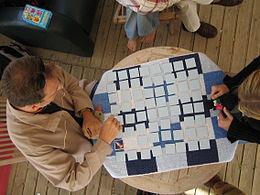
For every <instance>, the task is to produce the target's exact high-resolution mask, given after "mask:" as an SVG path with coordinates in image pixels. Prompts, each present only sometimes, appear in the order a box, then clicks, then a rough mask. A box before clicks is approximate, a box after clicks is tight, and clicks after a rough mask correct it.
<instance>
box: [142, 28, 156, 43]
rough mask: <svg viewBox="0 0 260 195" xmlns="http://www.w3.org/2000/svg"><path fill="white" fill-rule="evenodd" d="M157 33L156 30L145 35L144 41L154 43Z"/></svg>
mask: <svg viewBox="0 0 260 195" xmlns="http://www.w3.org/2000/svg"><path fill="white" fill-rule="evenodd" d="M155 35H156V30H155V31H153V32H152V33H150V34H148V35H146V36H144V37H143V39H142V42H144V43H153V42H154V40H155Z"/></svg>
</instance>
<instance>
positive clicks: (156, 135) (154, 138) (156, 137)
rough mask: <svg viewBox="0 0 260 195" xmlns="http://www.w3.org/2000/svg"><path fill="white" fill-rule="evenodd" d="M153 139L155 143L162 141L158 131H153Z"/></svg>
mask: <svg viewBox="0 0 260 195" xmlns="http://www.w3.org/2000/svg"><path fill="white" fill-rule="evenodd" d="M151 139H152V142H153V143H157V142H159V141H160V139H159V135H158V133H152V134H151Z"/></svg>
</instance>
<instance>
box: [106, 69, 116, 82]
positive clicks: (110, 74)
mask: <svg viewBox="0 0 260 195" xmlns="http://www.w3.org/2000/svg"><path fill="white" fill-rule="evenodd" d="M115 80H116V73H115V72H112V71H111V72H108V73H107V81H115Z"/></svg>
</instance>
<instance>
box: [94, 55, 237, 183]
mask: <svg viewBox="0 0 260 195" xmlns="http://www.w3.org/2000/svg"><path fill="white" fill-rule="evenodd" d="M223 77H224V73H223V72H222V71H221V70H220V69H219V68H218V67H217V65H216V64H214V62H212V61H211V60H210V59H209V58H208V57H207V56H206V55H204V54H202V53H192V54H188V55H182V56H176V57H171V58H165V59H160V60H156V61H151V62H147V63H143V64H137V65H133V66H130V67H125V68H117V69H112V70H109V71H107V72H105V73H104V75H103V76H102V78H101V81H100V83H99V85H98V87H97V89H96V91H95V95H94V98H93V103H94V104H95V105H101V106H102V107H103V112H104V114H105V118H107V117H108V116H109V115H111V114H113V115H114V116H116V118H117V119H118V120H119V121H121V123H122V124H123V131H122V133H120V134H119V135H118V137H117V138H116V139H115V140H114V142H113V143H112V147H113V153H112V154H111V155H110V156H108V157H107V159H106V160H105V163H104V165H105V167H106V168H107V170H108V171H109V173H110V174H111V175H112V176H113V177H114V178H123V177H129V176H136V175H144V174H150V173H156V172H165V171H170V170H177V169H182V168H188V167H191V166H199V165H205V164H212V163H222V162H228V161H230V160H232V158H233V156H234V153H235V149H236V146H237V143H234V144H231V143H230V142H229V141H228V140H227V138H226V131H224V130H223V129H221V128H219V127H218V125H217V114H218V111H216V110H210V109H209V107H208V105H207V103H206V102H207V100H208V99H210V97H209V94H210V91H211V86H212V85H216V84H220V83H222V80H223Z"/></svg>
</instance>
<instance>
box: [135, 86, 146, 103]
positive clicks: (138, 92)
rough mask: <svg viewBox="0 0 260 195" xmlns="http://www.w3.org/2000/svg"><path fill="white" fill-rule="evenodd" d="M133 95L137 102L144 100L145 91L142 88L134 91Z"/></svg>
mask: <svg viewBox="0 0 260 195" xmlns="http://www.w3.org/2000/svg"><path fill="white" fill-rule="evenodd" d="M132 95H133V99H134V101H135V102H136V101H139V100H143V99H144V96H143V90H142V89H141V88H137V89H133V90H132Z"/></svg>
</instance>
